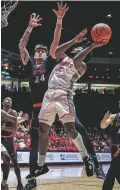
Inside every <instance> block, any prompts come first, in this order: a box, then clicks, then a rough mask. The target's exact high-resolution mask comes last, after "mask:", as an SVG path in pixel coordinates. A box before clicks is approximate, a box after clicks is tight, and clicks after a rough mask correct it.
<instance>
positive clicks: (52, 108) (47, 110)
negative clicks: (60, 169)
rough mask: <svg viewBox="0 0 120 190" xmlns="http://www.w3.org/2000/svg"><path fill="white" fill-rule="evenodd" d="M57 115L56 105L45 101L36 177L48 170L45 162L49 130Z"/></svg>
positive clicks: (40, 128) (41, 116) (40, 117)
mask: <svg viewBox="0 0 120 190" xmlns="http://www.w3.org/2000/svg"><path fill="white" fill-rule="evenodd" d="M55 116H56V105H55V104H54V103H51V102H49V101H43V104H42V108H41V110H40V114H39V121H40V126H39V162H38V168H37V169H36V171H35V172H34V174H33V176H34V177H37V176H39V175H41V174H43V172H44V171H48V168H47V165H46V164H45V158H46V152H47V149H48V139H49V131H50V128H51V125H52V123H53V122H54V120H55Z"/></svg>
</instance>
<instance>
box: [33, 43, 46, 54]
mask: <svg viewBox="0 0 120 190" xmlns="http://www.w3.org/2000/svg"><path fill="white" fill-rule="evenodd" d="M38 49H44V50H45V51H46V53H48V48H47V46H43V45H41V44H38V45H36V46H35V50H34V51H35V52H36V51H37V50H38Z"/></svg>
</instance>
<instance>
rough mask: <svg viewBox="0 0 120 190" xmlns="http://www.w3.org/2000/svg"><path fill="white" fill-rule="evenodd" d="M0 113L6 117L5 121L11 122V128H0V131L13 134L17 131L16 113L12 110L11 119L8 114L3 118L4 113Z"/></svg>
mask: <svg viewBox="0 0 120 190" xmlns="http://www.w3.org/2000/svg"><path fill="white" fill-rule="evenodd" d="M1 112H2V114H4V116H3V117H6V119H7V120H8V121H11V122H12V127H1V129H2V130H5V131H11V132H15V131H16V129H17V116H18V114H17V112H16V111H15V110H13V112H12V116H13V117H11V115H9V114H8V113H7V114H6V116H5V112H4V113H3V111H1ZM15 118H16V119H15Z"/></svg>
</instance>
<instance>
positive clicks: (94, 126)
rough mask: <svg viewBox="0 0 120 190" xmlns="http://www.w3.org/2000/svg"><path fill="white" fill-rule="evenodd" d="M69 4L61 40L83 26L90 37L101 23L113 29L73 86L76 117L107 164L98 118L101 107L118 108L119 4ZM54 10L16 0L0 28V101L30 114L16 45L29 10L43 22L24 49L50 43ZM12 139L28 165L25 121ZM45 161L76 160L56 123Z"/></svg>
mask: <svg viewBox="0 0 120 190" xmlns="http://www.w3.org/2000/svg"><path fill="white" fill-rule="evenodd" d="M68 6H69V7H70V10H69V11H68V13H67V14H66V16H65V18H64V21H63V30H62V37H61V42H60V43H63V42H66V41H68V40H70V39H72V38H73V37H74V36H75V35H76V34H77V33H79V32H80V31H81V30H82V29H84V28H86V27H87V28H88V31H89V32H88V35H87V37H88V39H89V40H91V38H90V31H91V29H92V27H93V26H94V25H95V24H97V23H100V22H102V23H106V24H108V25H109V26H110V27H111V29H112V38H111V40H110V43H109V44H107V45H106V46H104V47H101V48H98V49H96V50H94V52H93V54H92V59H91V61H90V62H89V63H88V70H87V72H86V74H85V76H83V77H82V78H81V79H80V80H79V81H78V83H77V84H76V85H75V86H74V89H75V91H74V95H75V97H74V101H75V105H76V111H77V115H78V116H79V118H80V120H81V121H82V122H83V123H84V124H85V126H86V128H87V130H88V132H89V135H90V137H91V139H92V142H93V144H94V148H95V150H96V152H98V157H99V161H101V162H109V161H110V159H111V156H110V139H109V138H108V137H107V131H102V130H101V129H100V120H101V119H102V117H103V115H104V114H105V112H106V111H108V110H110V112H112V113H116V112H118V111H119V109H120V48H119V34H120V27H119V23H118V22H117V21H119V17H120V12H119V2H68ZM53 8H56V2H47V1H45V2H38V1H34V2H32V1H30V2H28V1H26V2H25V1H20V2H19V3H18V6H17V7H16V9H15V10H14V11H13V12H12V13H11V14H10V15H9V18H8V21H9V25H8V26H7V27H6V28H3V29H2V30H1V47H2V51H1V55H2V60H1V62H2V67H1V85H2V87H1V100H3V99H4V98H5V97H8V96H10V97H11V98H12V99H13V108H14V109H16V110H17V111H18V112H20V111H23V113H28V114H29V117H30V118H31V110H32V101H31V96H30V91H29V86H28V82H27V79H26V77H25V73H24V68H23V66H22V63H21V60H20V56H19V50H18V44H19V40H20V38H21V37H22V35H23V32H24V31H25V29H26V28H27V25H28V22H29V16H30V14H31V13H34V12H35V13H38V14H40V15H41V16H42V18H43V20H42V26H40V27H39V28H36V29H34V31H33V32H32V34H31V36H30V39H29V43H28V50H29V52H30V54H33V49H34V46H35V45H36V44H39V43H41V44H44V45H47V46H48V47H49V46H50V44H51V42H52V39H53V31H54V27H55V22H56V17H55V15H54V13H53V12H52V9H53ZM68 53H69V52H68ZM40 90H41V89H40ZM30 118H29V119H30ZM14 140H15V145H16V147H17V150H18V161H19V163H22V164H23V163H28V152H29V146H30V137H29V122H25V123H23V124H22V125H20V126H19V130H18V132H16V134H15V138H14ZM54 152H57V153H56V154H55V153H54ZM26 158H27V160H26ZM46 160H47V162H48V163H58V162H59V163H73V162H75V163H78V162H81V157H80V156H79V153H77V150H76V148H75V146H74V145H73V143H72V142H71V141H70V140H69V139H68V138H67V136H66V133H65V132H64V129H63V128H61V127H59V125H57V126H55V124H53V126H52V129H51V134H50V140H49V152H48V156H47V159H46Z"/></svg>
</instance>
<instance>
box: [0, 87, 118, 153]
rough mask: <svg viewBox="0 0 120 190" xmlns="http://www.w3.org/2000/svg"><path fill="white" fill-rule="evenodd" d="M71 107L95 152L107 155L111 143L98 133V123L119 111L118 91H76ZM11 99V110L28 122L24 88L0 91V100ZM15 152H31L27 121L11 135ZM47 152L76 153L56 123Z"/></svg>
mask: <svg viewBox="0 0 120 190" xmlns="http://www.w3.org/2000/svg"><path fill="white" fill-rule="evenodd" d="M75 94H76V95H75V96H74V103H75V107H76V113H77V116H78V118H79V119H80V121H81V122H82V123H83V124H84V125H85V127H86V129H87V131H88V133H89V136H90V138H91V140H92V143H93V145H94V149H95V151H110V139H109V138H108V137H107V135H106V133H105V132H104V131H103V130H101V129H100V121H101V119H102V118H103V116H104V114H105V113H106V112H107V111H108V110H109V111H110V112H111V113H116V112H118V111H119V109H120V90H119V89H115V90H114V93H110V91H108V90H105V89H104V93H99V92H98V90H89V91H85V90H76V91H75ZM5 97H11V98H12V100H13V108H14V109H15V110H16V111H18V112H20V110H22V112H23V113H27V114H28V115H29V117H30V118H31V115H32V101H31V95H30V92H29V90H28V89H27V88H26V87H23V88H21V89H18V90H17V89H14V91H13V90H12V91H11V90H8V89H6V88H5V86H2V88H1V100H2V101H3V99H4V98H5ZM14 141H15V146H16V147H17V149H18V150H19V149H25V150H26V149H27V150H28V148H30V131H29V121H25V122H24V123H22V124H21V125H19V127H18V131H17V132H16V134H15V135H14ZM49 151H77V149H76V147H75V146H74V144H73V143H72V141H71V140H70V139H69V138H68V137H67V135H66V133H65V131H64V128H63V126H62V125H59V123H58V122H57V123H54V124H53V126H52V128H51V132H50V138H49Z"/></svg>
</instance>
